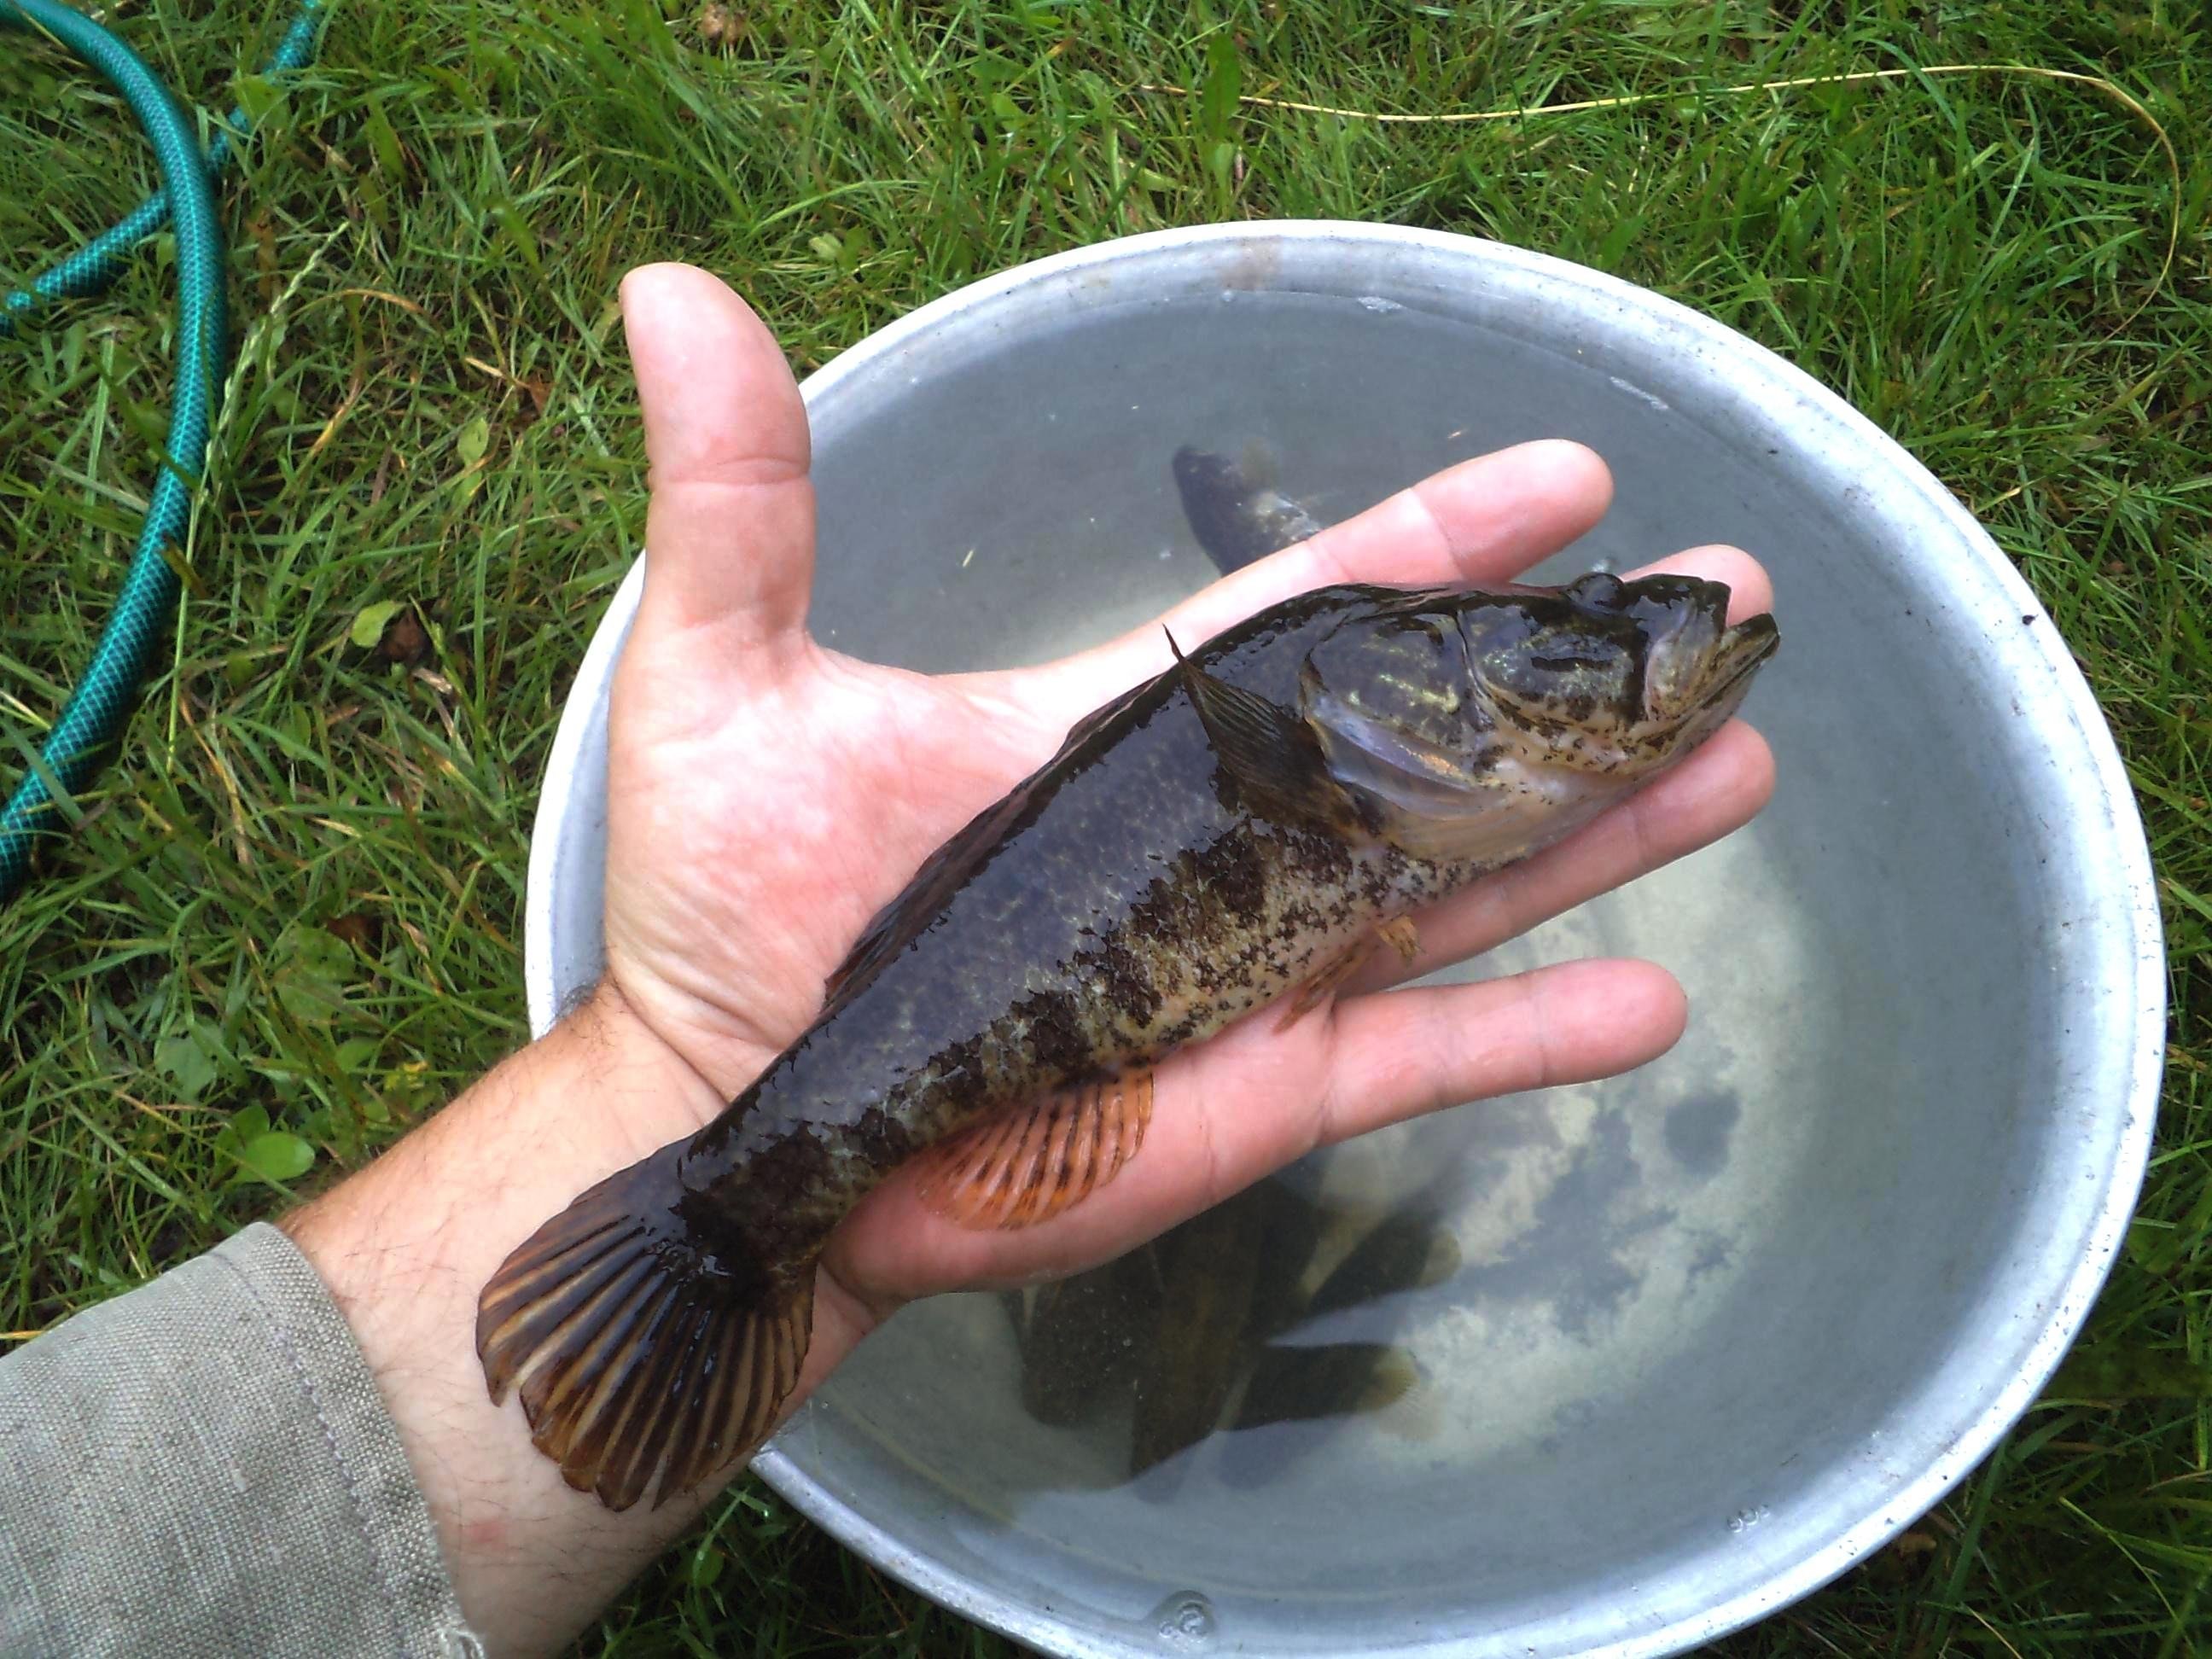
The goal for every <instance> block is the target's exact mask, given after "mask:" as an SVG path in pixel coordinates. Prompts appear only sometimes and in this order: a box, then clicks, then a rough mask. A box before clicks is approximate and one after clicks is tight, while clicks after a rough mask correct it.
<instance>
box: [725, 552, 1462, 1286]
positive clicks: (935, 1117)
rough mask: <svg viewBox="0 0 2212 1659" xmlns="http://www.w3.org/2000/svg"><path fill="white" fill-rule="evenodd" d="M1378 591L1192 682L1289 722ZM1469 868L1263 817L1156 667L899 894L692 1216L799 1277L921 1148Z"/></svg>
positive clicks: (1277, 633)
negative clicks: (1314, 665) (799, 1265)
mask: <svg viewBox="0 0 2212 1659" xmlns="http://www.w3.org/2000/svg"><path fill="white" fill-rule="evenodd" d="M1387 592H1388V602H1389V603H1394V604H1395V603H1397V602H1399V601H1400V600H1401V599H1402V597H1403V596H1402V594H1401V593H1399V592H1396V591H1395V590H1388V591H1387ZM1374 597H1375V591H1370V590H1364V589H1346V588H1333V589H1323V590H1321V591H1319V592H1315V593H1312V594H1309V595H1307V596H1305V597H1304V599H1301V600H1299V601H1296V602H1293V603H1292V604H1291V605H1288V606H1284V607H1279V608H1277V609H1276V610H1274V611H1268V612H1266V613H1263V614H1262V615H1261V617H1257V618H1255V619H1254V620H1253V621H1252V622H1251V623H1247V624H1246V625H1244V626H1243V627H1242V628H1239V629H1232V630H1231V632H1229V633H1228V634H1226V635H1222V636H1221V637H1220V638H1218V639H1217V640H1215V641H1213V642H1212V643H1211V644H1210V645H1209V646H1208V647H1206V649H1205V650H1204V651H1202V652H1200V653H1194V655H1193V657H1192V658H1191V662H1192V665H1193V666H1194V667H1196V668H1198V669H1200V671H1204V672H1206V673H1207V674H1209V675H1212V677H1214V678H1218V679H1219V680H1221V681H1223V682H1225V683H1226V684H1232V685H1237V686H1239V687H1242V688H1244V689H1248V690H1254V691H1256V692H1258V693H1259V694H1260V695H1261V696H1269V697H1271V698H1273V699H1277V700H1280V701H1285V702H1290V703H1292V704H1294V703H1295V702H1296V700H1297V678H1296V677H1297V670H1298V665H1300V663H1302V662H1303V660H1304V658H1305V656H1306V655H1307V653H1309V652H1310V651H1311V650H1312V649H1313V648H1314V647H1315V646H1316V645H1317V644H1318V643H1319V642H1320V641H1322V639H1324V638H1326V637H1327V636H1328V635H1330V634H1331V633H1333V632H1334V631H1335V630H1336V629H1337V628H1338V627H1339V626H1340V624H1341V623H1343V622H1344V621H1345V620H1346V616H1347V615H1348V614H1353V613H1356V612H1357V611H1361V610H1364V609H1369V608H1371V607H1372V605H1373V603H1374ZM1478 874H1480V868H1479V867H1475V866H1458V867H1449V866H1443V865H1439V864H1437V863H1435V862H1432V861H1430V860H1425V859H1419V858H1414V857H1410V856H1408V855H1407V854H1403V853H1401V852H1399V851H1398V850H1397V849H1396V848H1392V847H1390V846H1388V845H1386V844H1384V843H1382V842H1377V841H1374V840H1371V839H1369V840H1364V841H1363V842H1358V843H1347V842H1346V841H1345V840H1343V839H1341V838H1340V837H1339V836H1334V835H1331V834H1328V833H1325V832H1323V831H1321V830H1318V829H1313V828H1310V827H1307V826H1304V825H1301V824H1285V823H1273V822H1269V821H1267V819H1265V818H1263V817H1261V816H1259V815H1258V814H1255V812H1253V811H1250V810H1249V808H1248V807H1247V806H1246V805H1244V804H1243V802H1242V801H1241V800H1240V799H1239V798H1238V795H1237V790H1236V788H1235V787H1234V785H1233V784H1231V783H1230V782H1229V781H1227V780H1226V779H1225V778H1224V777H1223V776H1222V775H1220V772H1219V769H1218V767H1217V765H1216V763H1215V755H1214V750H1213V746H1212V740H1211V738H1209V736H1208V733H1207V731H1206V726H1205V725H1204V723H1203V722H1202V721H1201V720H1200V717H1199V714H1198V712H1197V710H1196V709H1195V708H1194V706H1193V704H1192V702H1191V698H1190V694H1189V691H1188V689H1187V686H1186V683H1185V681H1184V679H1183V678H1182V677H1181V676H1180V675H1179V673H1177V672H1176V671H1170V672H1168V673H1165V674H1163V675H1161V676H1160V677H1159V678H1157V679H1154V680H1152V681H1150V682H1148V683H1147V684H1145V685H1143V686H1141V687H1139V688H1138V689H1137V690H1135V691H1134V692H1133V693H1132V694H1130V695H1129V696H1127V697H1125V698H1123V699H1122V700H1121V702H1118V703H1117V704H1115V705H1113V706H1111V707H1109V709H1107V710H1105V711H1102V715H1101V716H1097V717H1094V718H1093V720H1092V721H1091V722H1090V723H1089V726H1088V729H1087V730H1085V729H1084V728H1079V731H1078V733H1077V734H1076V735H1075V736H1074V737H1073V739H1072V740H1071V742H1070V744H1068V746H1067V747H1066V748H1065V749H1064V750H1062V751H1061V752H1060V755H1059V756H1058V757H1055V758H1054V760H1053V761H1052V762H1051V763H1049V764H1048V765H1047V766H1046V767H1045V768H1044V769H1042V771H1040V772H1038V773H1036V775H1033V776H1032V777H1031V778H1030V779H1029V780H1028V781H1026V782H1025V783H1024V784H1022V785H1021V786H1019V787H1018V788H1016V789H1015V790H1014V791H1013V792H1012V793H1011V794H1010V795H1009V796H1008V797H1006V799H1005V800H1003V801H1001V802H1000V804H999V805H995V806H994V807H993V808H991V809H990V810H989V811H987V812H986V813H984V814H983V815H982V816H981V817H979V818H977V819H976V820H975V822H974V823H971V824H970V825H969V829H966V830H964V831H963V832H962V834H961V836H958V837H957V838H956V839H955V841H954V842H952V843H951V844H949V845H948V847H947V848H946V849H945V853H944V854H939V859H938V860H933V866H932V867H931V868H929V869H926V870H925V871H924V872H922V874H921V875H920V876H918V877H917V878H916V879H915V884H913V885H912V886H911V887H909V889H908V893H907V895H906V896H904V897H902V899H901V900H900V901H897V902H895V903H894V905H893V907H892V908H891V909H890V910H889V911H887V912H886V913H885V917H884V921H886V922H892V923H894V924H895V931H894V932H893V933H890V934H888V935H884V936H881V937H879V938H878V939H875V940H874V941H872V942H869V943H864V944H863V945H862V947H861V949H860V951H859V952H856V958H858V957H866V960H865V961H864V962H863V963H861V965H860V966H859V967H858V968H857V969H856V970H855V971H854V972H853V973H852V974H851V975H849V976H848V978H847V979H846V980H845V981H843V982H842V984H840V985H838V987H837V989H836V994H835V995H834V996H833V998H832V1000H831V1001H830V1003H829V1006H827V1007H825V1008H824V1010H823V1013H822V1015H821V1017H820V1018H818V1019H817V1021H816V1023H815V1024H814V1026H813V1028H812V1029H811V1030H810V1031H809V1032H808V1033H807V1035H806V1036H805V1037H803V1038H801V1039H800V1041H799V1042H797V1043H795V1044H793V1047H792V1048H790V1049H788V1050H787V1051H786V1053H785V1054H783V1055H782V1056H781V1058H780V1059H778V1060H776V1061H775V1064H774V1065H773V1066H771V1067H770V1068H769V1071H768V1072H767V1073H765V1074H763V1077H762V1078H761V1079H760V1080H759V1081H758V1082H757V1083H756V1084H755V1085H753V1087H752V1088H751V1089H750V1090H749V1091H747V1092H746V1094H745V1095H744V1096H743V1097H740V1098H739V1099H738V1102H737V1103H735V1104H734V1105H732V1108H731V1109H729V1110H728V1111H727V1112H726V1113H725V1114H723V1115H722V1116H721V1117H720V1118H719V1119H717V1120H716V1121H715V1122H714V1124H712V1125H710V1126H709V1127H708V1128H707V1129H706V1130H705V1131H704V1132H703V1133H701V1134H700V1135H699V1136H698V1137H697V1139H695V1140H694V1141H693V1142H692V1143H691V1146H690V1150H689V1152H688V1153H687V1155H686V1157H685V1158H684V1160H683V1179H684V1186H685V1187H686V1188H687V1189H689V1190H690V1192H691V1193H693V1194H696V1200H697V1201H696V1204H694V1205H693V1206H687V1215H688V1216H689V1217H690V1218H692V1219H693V1220H694V1221H695V1222H696V1223H697V1224H699V1225H703V1226H707V1227H709V1228H711V1229H713V1230H714V1231H717V1232H723V1231H726V1232H728V1233H730V1234H732V1235H735V1238H733V1240H732V1242H733V1243H735V1242H736V1240H738V1239H741V1240H742V1241H743V1243H744V1248H745V1249H747V1250H748V1251H749V1252H751V1253H755V1254H757V1255H758V1256H759V1257H763V1258H768V1259H776V1260H785V1261H792V1260H796V1259H799V1258H802V1257H805V1256H806V1255H809V1254H810V1253H811V1251H812V1250H813V1249H816V1248H817V1246H818V1244H819V1243H820V1241H821V1240H822V1239H823V1237H825V1236H826V1235H827V1234H828V1232H829V1231H830V1229H831V1228H833V1227H834V1226H835V1225H836V1223H837V1222H838V1221H839V1220H840V1219H842V1218H843V1217H844V1216H845V1215H846V1214H847V1213H848V1212H850V1210H851V1209H852V1207H853V1206H854V1205H855V1204H856V1203H858V1202H859V1201H860V1199H861V1198H862V1197H863V1196H865V1195H866V1193H867V1192H868V1191H869V1190H870V1189H871V1188H873V1187H874V1186H875V1185H876V1184H877V1183H878V1182H879V1181H881V1180H882V1179H883V1177H884V1176H886V1175H887V1174H889V1173H890V1171H891V1170H893V1169H895V1168H896V1166H897V1165H898V1164H902V1163H903V1162H904V1161H906V1159H907V1158H909V1157H911V1156H912V1155H913V1154H914V1153H915V1152H919V1151H920V1150H921V1149H922V1148H923V1147H925V1146H929V1145H931V1144H933V1143H934V1142H936V1141H938V1140H940V1139H944V1138H945V1136H947V1135H949V1134H951V1133H955V1132H957V1130H959V1129H960V1128H962V1127H965V1126H966V1125H967V1124H969V1123H970V1122H972V1121H975V1119H976V1118H978V1117H979V1116H981V1115H983V1114H984V1113H986V1112H988V1111H990V1110H992V1109H994V1108H999V1107H1005V1106H1008V1105H1011V1104H1013V1103H1018V1102H1021V1101H1023V1100H1024V1099H1027V1098H1030V1097H1034V1096H1036V1095H1038V1094H1040V1093H1042V1092H1045V1091H1049V1090H1052V1089H1054V1088H1058V1087H1060V1086H1062V1085H1066V1084H1069V1083H1073V1082H1074V1081H1076V1080H1078V1079H1083V1078H1085V1077H1089V1076H1094V1075H1096V1074H1097V1073H1100V1072H1103V1071H1112V1070H1118V1069H1121V1068H1125V1067H1135V1066H1144V1065H1146V1064H1148V1063H1150V1062H1151V1061H1152V1060H1155V1059H1158V1057H1160V1056H1161V1055H1163V1054H1166V1053H1167V1052H1168V1051H1169V1050H1170V1049H1172V1048H1176V1047H1178V1046H1180V1045H1182V1044H1183V1043H1186V1042H1194V1041H1196V1040H1198V1039H1200V1038H1201V1037H1204V1036H1210V1035H1212V1033H1213V1032H1215V1031H1218V1030H1220V1029H1221V1028H1222V1027H1224V1026H1225V1025H1227V1024H1230V1023H1231V1021H1233V1020H1235V1019H1237V1018H1239V1017H1240V1016H1242V1015H1244V1014H1247V1013H1249V1012H1252V1011H1253V1010H1254V1009H1256V1008H1259V1007H1261V1006H1265V1005H1266V1004H1267V1003H1269V1002H1272V1001H1273V1000H1275V999H1276V998H1278V997H1279V996H1280V995H1281V994H1283V993H1284V992H1285V991H1286V990H1288V989H1289V988H1290V987H1292V986H1294V985H1297V984H1298V983H1300V982H1301V981H1304V980H1305V979H1306V978H1308V977H1309V976H1310V975H1312V974H1313V973H1314V972H1316V969H1318V968H1319V967H1320V966H1321V965H1322V964H1323V963H1326V962H1328V960H1329V959H1330V958H1331V957H1334V956H1335V955H1336V954H1338V953H1339V952H1340V951H1343V950H1344V949H1345V948H1346V946H1347V945H1351V944H1352V943H1353V942H1354V941H1355V940H1357V939H1358V938H1359V937H1360V936H1361V935H1362V934H1363V933H1364V932H1366V931H1367V930H1368V929H1369V928H1370V927H1372V926H1373V925H1374V923H1375V922H1376V921H1377V920H1378V919H1380V918H1382V917H1384V916H1386V915H1401V914H1404V913H1405V912H1407V911H1409V910H1412V909H1414V908H1419V907H1420V906H1422V905H1425V904H1427V903H1431V902H1434V901H1435V900H1437V899H1438V898H1441V897H1443V896H1445V895H1446V894H1448V893H1449V892H1450V891H1452V890H1454V889H1455V888H1457V887H1459V886H1460V885H1462V884H1464V883H1466V882H1467V881H1468V880H1470V879H1472V878H1474V876H1476V875H1478ZM917 896H926V897H924V902H920V903H915V902H912V901H913V900H914V899H915V897H917ZM880 925H882V924H881V923H879V926H880ZM925 940H926V944H925V943H924V941H925Z"/></svg>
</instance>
